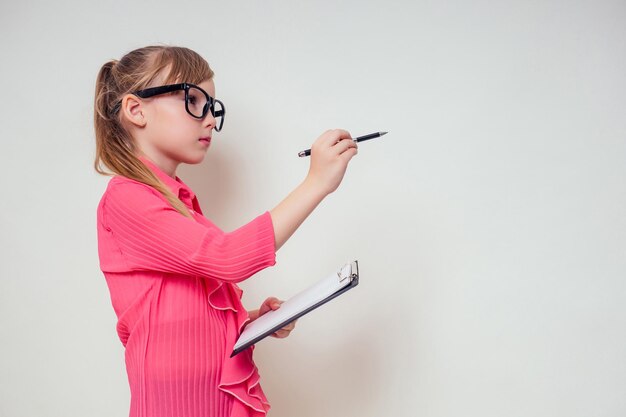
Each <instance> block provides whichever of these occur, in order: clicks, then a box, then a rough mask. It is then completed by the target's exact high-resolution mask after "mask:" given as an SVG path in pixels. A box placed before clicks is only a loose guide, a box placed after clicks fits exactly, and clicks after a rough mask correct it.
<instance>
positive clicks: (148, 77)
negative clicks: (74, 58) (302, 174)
mask: <svg viewBox="0 0 626 417" xmlns="http://www.w3.org/2000/svg"><path fill="white" fill-rule="evenodd" d="M165 70H167V74H165V73H164V71H165ZM162 75H165V77H164V80H163V83H164V84H172V83H176V82H188V83H194V84H200V83H201V82H203V81H207V80H210V79H212V78H213V71H212V70H211V68H210V67H209V64H208V63H207V62H206V61H205V60H204V58H202V57H201V56H200V55H198V54H197V53H196V52H194V51H192V50H191V49H187V48H182V47H176V46H147V47H144V48H139V49H135V50H134V51H131V52H129V53H127V54H126V55H124V56H123V57H122V59H120V60H119V61H116V60H112V61H109V62H107V63H106V64H104V65H103V66H102V68H100V71H99V72H98V77H97V79H96V94H95V101H94V128H95V134H96V158H95V162H94V168H95V170H96V172H98V173H99V174H102V175H108V176H110V175H114V174H117V175H122V176H124V177H127V178H130V179H133V180H136V181H139V182H141V183H143V184H146V185H149V186H151V187H153V188H154V189H156V190H157V191H159V192H160V193H161V194H163V196H165V198H166V199H167V200H168V201H169V202H170V204H171V205H172V207H174V208H175V209H176V210H177V211H178V212H179V213H181V214H182V215H184V216H187V217H191V215H190V214H189V211H188V209H187V207H186V206H185V204H184V203H183V202H182V201H181V200H180V199H179V198H178V196H176V195H174V193H172V191H170V189H169V188H168V187H167V185H165V184H164V183H163V182H162V181H161V180H160V179H159V178H158V177H157V176H156V175H155V174H153V173H152V171H151V170H150V168H148V167H147V166H146V165H145V164H144V163H143V162H141V160H139V158H138V157H137V156H136V154H135V152H136V151H137V147H136V144H135V142H134V140H133V138H132V137H131V135H130V133H129V132H128V131H127V130H126V129H125V128H124V126H123V124H122V121H121V118H120V111H119V110H120V101H121V100H122V97H124V95H125V94H128V93H131V92H133V91H137V90H141V89H144V88H147V87H151V83H153V82H154V81H155V80H156V79H157V77H159V76H162ZM103 165H104V166H105V167H106V168H108V169H109V170H110V171H111V172H109V171H105V170H104V169H103Z"/></svg>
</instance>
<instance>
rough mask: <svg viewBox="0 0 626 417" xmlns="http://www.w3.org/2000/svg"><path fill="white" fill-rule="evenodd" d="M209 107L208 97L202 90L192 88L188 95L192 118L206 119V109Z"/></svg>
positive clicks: (188, 105)
mask: <svg viewBox="0 0 626 417" xmlns="http://www.w3.org/2000/svg"><path fill="white" fill-rule="evenodd" d="M206 105H207V96H206V94H204V93H203V92H202V91H201V90H198V89H197V88H195V87H190V88H189V92H188V93H187V110H188V111H189V113H191V115H192V116H194V117H197V118H202V117H204V114H203V113H204V108H205V106H206Z"/></svg>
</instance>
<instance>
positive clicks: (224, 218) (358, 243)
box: [0, 0, 626, 417]
mask: <svg viewBox="0 0 626 417" xmlns="http://www.w3.org/2000/svg"><path fill="white" fill-rule="evenodd" d="M625 21H626V3H625V2H624V1H623V0H621V1H591V0H581V1H565V0H560V1H522V0H519V1H501V2H495V1H460V0H456V1H446V2H435V1H402V2H391V1H387V2H384V1H382V0H381V1H344V2H339V1H337V2H331V1H315V2H313V1H309V2H303V1H278V0H265V1H238V2H227V1H220V2H214V1H208V0H205V1H178V2H174V1H167V2H166V1H162V0H158V1H155V0H152V1H145V2H130V1H107V2H98V3H95V2H94V3H89V2H85V1H77V0H66V1H63V0H61V1H53V2H51V1H43V0H39V1H30V2H29V1H20V2H17V1H13V2H8V1H3V2H2V4H1V5H0V38H1V39H2V41H1V44H0V52H1V57H2V58H1V60H2V64H1V65H0V75H1V79H2V87H1V92H2V93H1V98H0V114H1V115H2V123H1V124H0V139H1V144H2V150H1V151H0V163H1V165H0V166H1V169H2V175H1V177H0V178H1V179H0V181H1V182H0V185H1V187H2V199H0V221H1V225H0V245H1V246H0V253H1V257H2V258H1V260H2V261H1V263H0V353H1V354H0V416H3V417H4V416H6V417H22V416H24V417H33V416H62V417H73V416H76V417H78V416H80V417H82V416H90V417H97V416H107V417H109V416H124V415H127V414H128V405H129V390H128V385H127V380H126V374H125V368H124V359H123V347H122V345H121V343H120V342H119V340H118V339H117V335H116V333H115V314H114V312H113V309H112V307H111V304H110V299H109V293H108V289H107V287H106V284H105V281H104V277H103V276H102V274H101V272H100V270H99V264H98V257H97V245H96V224H95V214H96V206H97V204H98V201H99V199H100V196H101V195H102V192H103V191H104V189H105V187H106V184H107V181H108V178H106V177H102V176H99V175H97V174H96V173H95V172H94V170H93V167H92V164H93V158H94V150H95V146H94V137H93V126H92V111H93V106H92V102H93V91H94V81H95V77H96V74H97V72H98V69H99V68H100V66H101V65H102V64H103V63H104V62H105V61H107V60H109V59H112V58H120V57H121V56H122V55H123V54H124V53H126V52H128V51H130V50H132V49H134V48H137V47H141V46H145V45H149V44H154V43H166V44H173V45H182V46H187V47H190V48H192V49H194V50H196V51H197V52H199V53H200V54H201V55H203V56H204V57H205V58H206V59H207V60H208V61H209V63H210V65H211V66H212V68H213V69H214V70H215V72H216V77H215V82H216V86H217V95H218V96H219V97H220V98H221V99H222V100H223V101H224V102H225V103H226V106H227V109H228V118H227V120H226V124H225V128H224V130H223V131H222V133H220V134H217V135H215V136H214V139H215V140H214V141H213V143H212V145H211V149H210V150H209V153H208V155H207V158H206V159H205V161H204V162H203V163H202V164H201V165H199V166H191V167H190V166H186V167H181V169H180V170H179V172H178V174H179V176H180V177H181V178H182V179H183V180H185V181H186V182H187V183H188V184H190V185H191V187H192V188H193V189H194V190H195V191H196V193H197V194H198V195H199V196H200V202H201V205H202V207H203V209H204V211H205V214H206V215H207V217H209V218H211V219H212V220H213V221H215V222H216V223H217V224H218V225H220V226H221V227H222V228H223V229H225V230H232V229H234V228H236V227H238V226H240V225H242V224H244V223H245V222H247V221H249V220H251V219H252V218H253V217H255V216H256V215H258V214H260V213H262V212H263V211H265V210H269V209H271V208H273V207H274V206H275V205H276V204H277V203H278V202H279V201H280V200H281V199H282V198H283V197H284V196H286V195H287V193H288V192H289V191H290V190H291V189H292V188H294V187H295V186H296V185H297V184H298V183H299V182H300V181H301V180H302V179H303V178H304V176H305V175H306V172H307V169H308V161H307V160H305V159H300V158H298V157H297V156H296V153H297V152H298V151H300V150H302V149H306V148H308V147H310V144H311V143H312V142H313V141H314V139H315V138H316V137H317V136H318V135H319V134H320V133H322V132H323V131H324V130H326V129H328V128H335V127H340V128H345V129H347V130H349V131H350V132H351V133H353V134H354V135H362V134H366V133H370V132H373V131H378V130H388V131H389V132H390V133H389V134H388V135H387V136H385V137H384V138H382V139H378V140H374V141H370V142H365V143H363V144H361V146H360V150H359V154H358V156H357V157H356V158H355V159H354V160H353V162H352V163H351V165H350V167H349V170H348V173H347V175H346V178H345V180H344V182H343V183H342V185H341V186H340V188H339V190H338V191H337V192H336V193H335V194H332V195H331V196H330V197H329V198H328V199H326V200H325V201H324V202H323V203H322V204H321V205H320V206H319V208H318V210H317V211H316V212H315V213H314V214H313V215H312V216H311V217H310V218H309V219H308V220H307V221H306V222H305V224H304V225H303V226H302V227H301V228H300V229H299V230H298V232H297V233H296V234H295V235H294V237H293V238H292V239H291V240H290V241H289V242H288V243H287V244H286V245H285V247H284V248H283V249H281V250H280V251H279V253H278V259H277V260H278V264H277V265H276V266H275V267H274V268H270V269H269V270H265V271H263V272H261V273H259V274H258V275H256V276H255V277H253V278H251V279H250V280H249V281H247V282H245V283H243V285H242V287H243V288H244V290H245V292H246V293H245V296H244V301H245V303H246V305H247V306H248V307H249V308H250V309H252V308H256V307H258V305H259V304H260V303H261V302H262V300H263V299H264V298H265V297H266V296H269V295H276V296H279V297H282V298H286V297H289V296H290V295H292V294H294V293H295V292H297V291H298V290H299V289H301V288H303V287H305V286H307V285H309V284H310V283H311V282H313V281H315V280H316V279H319V278H321V277H323V276H326V274H328V273H329V272H331V271H332V270H333V269H335V268H337V267H339V266H341V265H342V264H343V263H345V262H347V261H349V260H352V259H358V260H359V263H360V266H361V283H360V285H359V286H358V287H357V288H356V289H354V290H352V291H350V292H349V293H347V294H346V295H345V296H343V297H342V298H340V299H338V300H336V301H334V302H332V303H330V304H327V305H325V306H324V307H322V308H320V309H319V310H317V311H316V312H315V314H311V315H309V316H306V317H305V318H303V319H301V320H300V321H299V323H298V326H297V329H296V331H295V332H294V333H293V334H292V335H291V336H290V337H289V338H288V339H286V340H275V339H271V340H267V341H264V342H262V343H259V345H258V346H257V349H256V351H255V358H256V362H257V365H258V366H259V369H260V373H261V376H262V384H263V387H264V389H265V392H266V393H267V395H268V397H269V399H270V402H271V403H272V406H273V409H272V411H271V412H270V416H272V417H287V416H298V417H313V416H316V417H317V416H324V417H334V416H337V417H338V416H347V415H350V416H363V417H374V416H376V417H378V416H383V415H386V416H407V417H408V416H420V417H452V416H454V417H456V416H477V417H478V416H480V417H492V416H493V417H501V416H507V417H515V416H532V417H540V416H546V417H547V416H550V417H552V416H567V417H588V416H607V417H618V416H624V415H626V305H625V300H626V280H625V278H626V256H625V255H626V216H625V214H626V190H625V179H626V163H625V161H626V118H625V117H624V116H625V115H626V77H625V75H626V24H625V23H624V22H625Z"/></svg>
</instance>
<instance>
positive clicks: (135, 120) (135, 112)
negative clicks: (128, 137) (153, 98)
mask: <svg viewBox="0 0 626 417" xmlns="http://www.w3.org/2000/svg"><path fill="white" fill-rule="evenodd" d="M120 111H121V112H122V117H123V118H124V119H126V120H127V121H128V122H130V123H132V124H133V125H135V126H137V127H144V126H145V125H146V122H147V121H146V117H145V115H144V109H143V104H142V103H141V100H140V99H139V98H138V97H137V96H135V95H133V94H126V95H125V96H124V97H123V98H122V107H121V109H120Z"/></svg>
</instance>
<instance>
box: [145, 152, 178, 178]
mask: <svg viewBox="0 0 626 417" xmlns="http://www.w3.org/2000/svg"><path fill="white" fill-rule="evenodd" d="M139 158H140V159H144V160H147V161H148V162H151V163H152V164H153V165H154V166H156V167H157V168H158V169H160V170H161V171H163V172H164V173H165V174H167V175H168V176H170V177H172V178H173V179H176V168H178V163H177V162H173V161H168V160H165V161H160V160H157V159H156V158H151V157H150V156H148V155H146V154H145V153H144V154H142V155H140V156H139Z"/></svg>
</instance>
